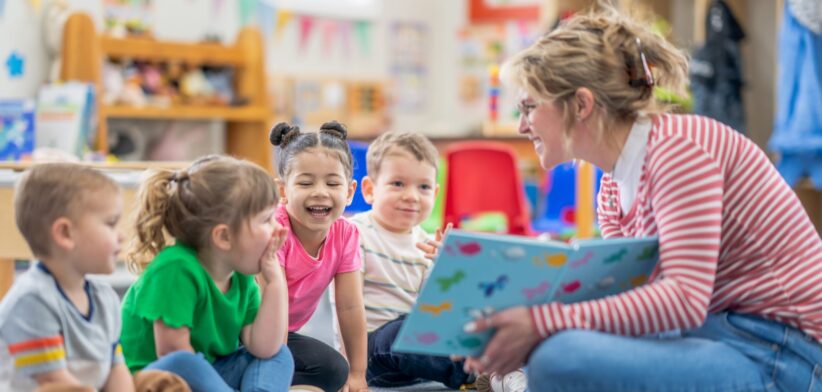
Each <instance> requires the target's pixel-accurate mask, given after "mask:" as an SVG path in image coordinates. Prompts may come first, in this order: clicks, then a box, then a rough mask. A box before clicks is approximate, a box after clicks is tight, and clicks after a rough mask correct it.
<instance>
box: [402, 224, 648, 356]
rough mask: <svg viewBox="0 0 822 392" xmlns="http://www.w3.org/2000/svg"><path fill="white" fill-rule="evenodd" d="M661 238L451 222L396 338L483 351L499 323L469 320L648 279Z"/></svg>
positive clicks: (424, 346)
mask: <svg viewBox="0 0 822 392" xmlns="http://www.w3.org/2000/svg"><path fill="white" fill-rule="evenodd" d="M658 253H659V252H658V239H657V238H656V237H647V238H618V239H595V240H584V241H577V242H573V243H564V242H559V241H544V240H539V239H534V238H526V237H515V236H507V235H494V234H481V233H469V232H465V231H460V230H451V231H450V232H449V233H448V234H447V236H446V237H445V239H444V242H443V246H442V248H441V249H440V252H439V254H438V256H437V259H436V261H435V263H434V267H433V269H432V270H431V275H430V276H429V278H428V280H427V281H426V283H425V285H424V286H423V289H422V291H421V292H420V295H419V297H418V298H417V303H416V304H415V305H414V307H413V309H412V310H411V313H410V314H409V315H408V317H407V318H406V319H405V322H404V323H403V326H402V328H401V329H400V332H399V334H398V336H397V339H396V341H395V342H394V346H393V349H394V350H396V351H398V352H408V353H418V354H428V355H446V356H447V355H452V354H454V355H462V356H478V355H479V354H481V353H482V351H483V349H484V347H485V345H486V344H487V343H488V340H489V339H490V337H491V335H492V334H493V331H485V332H482V333H465V332H463V326H464V325H465V324H466V323H468V322H469V321H472V320H474V319H476V318H479V317H483V316H487V315H489V314H490V313H493V312H494V311H499V310H503V309H506V308H510V307H514V306H519V305H525V306H528V305H536V304H543V303H548V302H556V301H559V302H563V303H573V302H578V301H585V300H590V299H596V298H602V297H606V296H609V295H614V294H618V293H621V292H623V291H626V290H630V289H631V288H633V287H636V286H640V285H642V284H644V283H645V282H647V280H648V278H649V276H650V275H651V273H652V272H653V269H654V267H655V265H656V263H657V261H658V257H659V255H658Z"/></svg>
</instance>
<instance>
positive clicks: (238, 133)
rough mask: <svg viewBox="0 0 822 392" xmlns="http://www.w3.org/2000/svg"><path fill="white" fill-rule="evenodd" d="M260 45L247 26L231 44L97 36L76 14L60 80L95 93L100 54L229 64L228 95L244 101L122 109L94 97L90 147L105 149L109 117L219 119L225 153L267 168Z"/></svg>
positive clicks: (267, 112) (268, 121)
mask: <svg viewBox="0 0 822 392" xmlns="http://www.w3.org/2000/svg"><path fill="white" fill-rule="evenodd" d="M262 43H263V40H262V37H261V36H260V33H259V32H258V31H257V30H255V29H252V28H244V29H243V30H242V31H241V32H240V34H239V36H238V38H237V42H236V43H235V44H234V45H220V44H216V43H179V42H164V41H158V40H154V39H151V38H113V37H108V36H104V35H100V34H98V33H97V32H96V31H95V28H94V22H93V21H92V19H91V17H89V16H88V15H86V14H83V13H77V14H73V15H72V16H71V17H70V18H69V20H68V21H67V22H66V26H65V30H64V34H63V51H62V64H61V70H60V78H61V80H67V81H68V80H79V81H84V82H91V83H94V84H95V85H96V86H97V88H96V90H97V93H98V94H97V96H98V97H100V96H102V94H101V92H102V89H103V86H102V83H101V80H102V78H101V74H102V64H103V60H104V59H106V58H112V59H135V60H146V61H158V62H169V63H173V62H176V63H182V64H186V65H189V66H202V65H210V66H228V67H233V68H234V71H235V72H234V93H235V95H236V96H238V97H243V98H244V99H246V100H247V102H248V104H246V105H244V106H203V105H178V106H171V107H165V108H161V107H128V106H108V105H104V104H100V103H99V99H98V109H99V110H97V116H98V120H99V121H98V124H99V125H98V130H97V139H96V141H95V146H94V148H95V149H96V150H98V151H100V152H103V153H106V152H108V131H107V130H108V127H107V120H109V119H115V118H118V119H119V118H134V119H158V120H208V119H216V120H224V121H226V122H227V127H226V128H227V133H226V150H227V152H228V153H229V154H231V155H234V156H237V157H241V158H245V159H248V160H250V161H252V162H255V163H257V164H259V165H260V166H262V167H264V168H266V170H268V171H271V172H273V166H272V159H271V147H270V145H269V143H268V142H267V140H268V128H269V126H270V125H271V120H272V117H273V116H272V113H271V110H270V109H269V108H270V106H269V102H268V97H267V96H266V91H265V88H266V81H265V70H264V55H263V45H262Z"/></svg>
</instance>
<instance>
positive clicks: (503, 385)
mask: <svg viewBox="0 0 822 392" xmlns="http://www.w3.org/2000/svg"><path fill="white" fill-rule="evenodd" d="M527 388H528V377H526V376H525V372H524V371H522V370H521V369H520V370H514V371H513V372H511V373H508V374H506V375H504V376H502V377H500V376H499V375H496V374H495V375H493V376H489V375H487V374H484V375H481V376H479V377H478V378H477V392H524V391H525V390H526V389H527Z"/></svg>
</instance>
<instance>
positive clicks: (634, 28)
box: [502, 1, 688, 139]
mask: <svg viewBox="0 0 822 392" xmlns="http://www.w3.org/2000/svg"><path fill="white" fill-rule="evenodd" d="M687 74H688V59H687V57H686V56H685V55H684V54H683V53H682V52H681V51H680V50H679V49H677V48H675V47H674V46H673V45H672V44H671V43H670V42H668V41H667V40H666V39H665V38H664V37H661V36H659V35H657V34H656V33H654V32H652V31H651V30H649V29H648V27H646V26H643V25H640V24H639V23H637V22H636V21H634V20H631V19H630V18H628V17H626V16H624V15H621V14H619V12H618V11H617V10H616V9H615V8H613V6H611V5H608V4H605V3H604V2H602V1H600V2H599V7H598V10H592V11H590V12H589V13H587V14H583V15H577V16H574V17H572V18H570V19H569V20H567V21H565V22H563V23H562V24H560V25H559V27H557V28H556V29H555V30H553V31H551V32H549V33H548V34H546V35H545V36H543V37H542V38H540V39H539V40H538V41H537V42H536V43H534V44H533V45H532V46H531V47H529V48H527V49H525V50H523V51H522V52H520V53H518V54H516V55H515V56H514V57H512V58H511V59H509V60H508V61H507V62H506V63H505V64H504V65H503V70H502V77H503V78H504V79H505V80H506V81H508V82H509V83H511V84H513V85H515V86H517V87H520V88H523V89H525V91H526V92H527V93H528V94H529V95H530V96H531V97H534V98H535V99H537V100H539V101H543V102H547V101H554V103H555V104H556V105H557V107H558V108H559V109H560V110H561V113H563V120H564V121H563V125H564V129H565V136H566V139H568V132H570V129H571V128H572V126H573V125H574V122H575V116H574V111H573V106H572V104H573V103H574V97H575V94H576V91H577V89H579V88H581V87H585V88H587V89H589V90H591V92H592V93H593V96H594V101H595V109H598V110H599V111H600V112H601V113H600V114H601V115H600V116H598V117H599V120H600V121H599V122H600V123H599V124H598V126H599V130H600V136H603V134H602V132H603V131H604V129H605V127H606V125H609V124H607V123H608V122H614V121H621V122H624V121H630V120H633V119H634V118H636V116H637V115H638V114H639V113H640V112H644V113H647V114H654V113H659V112H662V111H664V110H667V109H668V108H667V107H665V106H664V105H662V104H660V103H658V102H657V101H656V100H655V99H654V97H653V89H654V86H662V87H665V88H668V89H669V90H671V91H672V92H673V93H675V94H682V95H684V94H686V93H685V92H686V82H687Z"/></svg>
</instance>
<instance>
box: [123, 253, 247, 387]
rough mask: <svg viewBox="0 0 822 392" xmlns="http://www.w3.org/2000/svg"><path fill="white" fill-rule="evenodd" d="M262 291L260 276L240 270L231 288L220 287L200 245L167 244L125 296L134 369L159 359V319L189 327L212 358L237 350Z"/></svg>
mask: <svg viewBox="0 0 822 392" xmlns="http://www.w3.org/2000/svg"><path fill="white" fill-rule="evenodd" d="M259 308H260V290H259V288H258V287H257V284H256V283H255V282H254V277H253V276H249V275H241V274H239V273H236V272H235V273H234V275H232V277H231V287H230V288H229V289H228V291H227V292H226V293H223V292H221V291H220V289H219V288H217V285H216V284H215V283H214V280H212V279H211V276H209V275H208V272H207V271H206V270H205V269H204V268H203V266H202V265H201V264H200V262H199V261H197V253H196V252H195V251H194V249H192V248H189V247H187V246H183V245H174V246H169V247H166V248H164V249H163V250H162V251H161V252H160V253H159V254H157V257H155V258H154V260H153V261H152V262H151V263H150V264H149V265H148V268H146V269H145V270H144V271H143V273H142V274H141V275H140V278H139V279H137V281H136V282H135V283H134V284H133V285H132V286H131V288H129V290H128V292H127V293H126V297H125V299H123V331H122V333H121V336H120V341H121V344H122V347H123V355H124V356H125V358H126V363H127V364H128V367H129V369H130V370H131V371H132V372H136V371H139V370H141V369H142V368H144V367H145V366H147V365H148V364H150V363H152V362H154V361H155V360H157V352H156V350H155V345H154V321H156V320H159V319H161V320H163V322H164V323H165V324H166V325H168V326H169V327H172V328H179V327H188V329H189V331H190V333H191V346H192V347H194V350H195V351H196V352H198V353H202V354H203V355H205V358H206V359H207V360H208V361H209V362H212V363H213V362H214V360H215V359H216V358H218V357H221V356H224V355H228V354H231V353H233V352H234V351H236V350H237V348H238V347H239V344H240V332H241V331H242V328H243V327H244V326H246V325H248V324H251V323H252V322H254V318H255V317H256V316H257V310H259Z"/></svg>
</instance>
